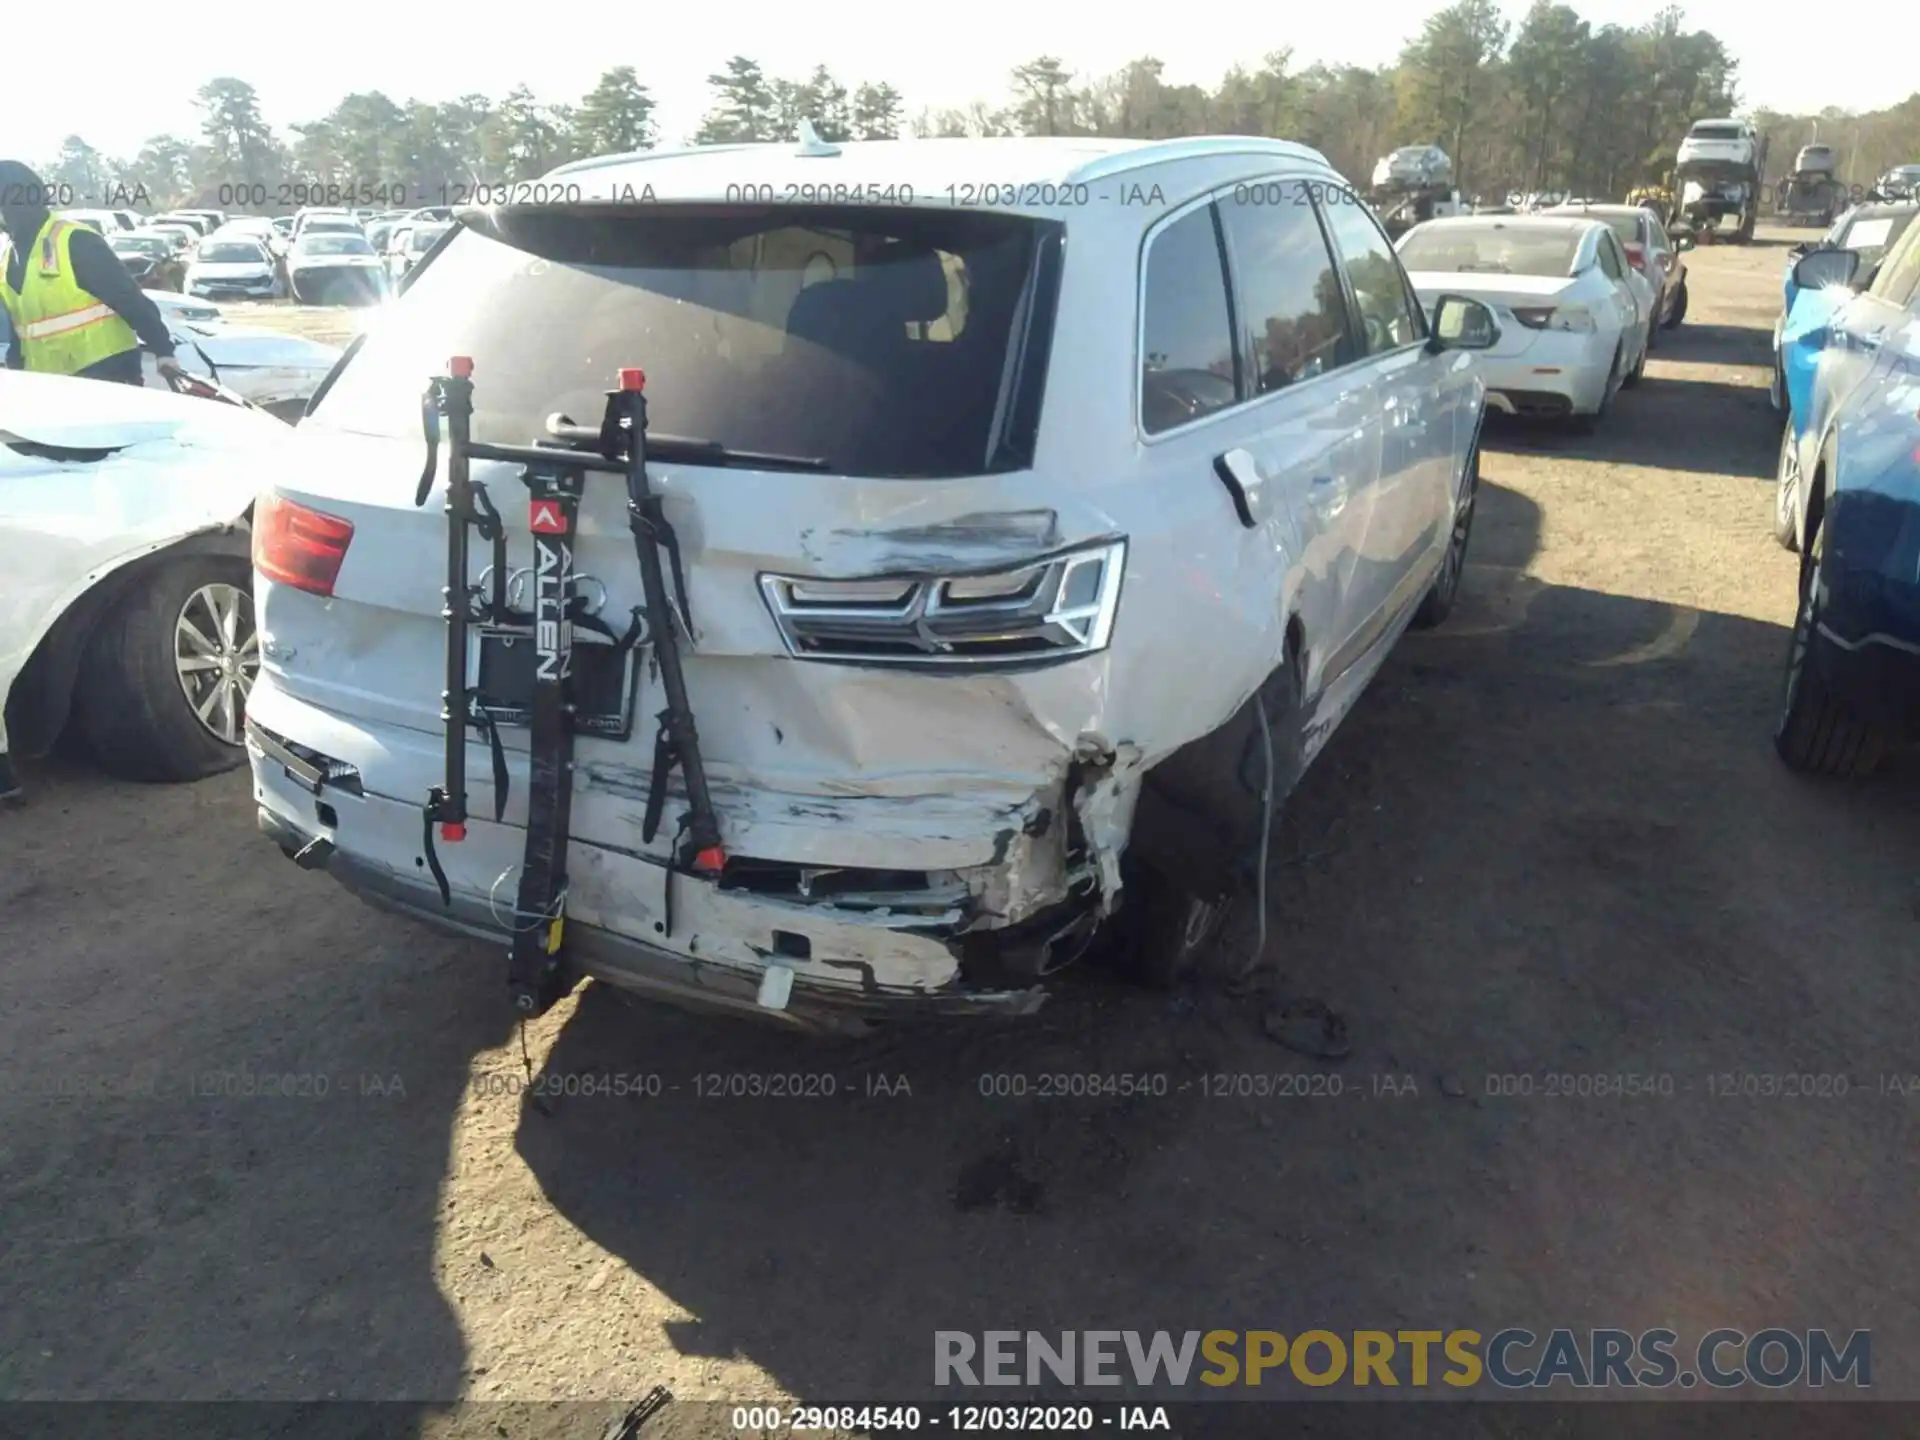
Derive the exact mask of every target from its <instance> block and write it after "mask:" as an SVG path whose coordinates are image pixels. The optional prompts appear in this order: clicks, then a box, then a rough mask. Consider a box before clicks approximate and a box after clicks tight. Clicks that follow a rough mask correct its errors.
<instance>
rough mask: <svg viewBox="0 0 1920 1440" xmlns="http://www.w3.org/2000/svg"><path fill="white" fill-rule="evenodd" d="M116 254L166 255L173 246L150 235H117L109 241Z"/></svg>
mask: <svg viewBox="0 0 1920 1440" xmlns="http://www.w3.org/2000/svg"><path fill="white" fill-rule="evenodd" d="M107 244H109V245H111V246H112V247H113V253H114V254H116V255H165V254H167V253H168V252H170V251H171V250H172V249H173V246H172V245H170V244H168V243H167V242H166V241H165V240H161V239H159V238H158V237H156V236H150V235H116V236H114V237H113V239H111V240H109V241H107Z"/></svg>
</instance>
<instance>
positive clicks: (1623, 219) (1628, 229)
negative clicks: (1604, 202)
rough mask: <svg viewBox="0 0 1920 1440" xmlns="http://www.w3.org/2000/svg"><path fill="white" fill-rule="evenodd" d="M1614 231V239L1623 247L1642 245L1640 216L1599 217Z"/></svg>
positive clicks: (1596, 217)
mask: <svg viewBox="0 0 1920 1440" xmlns="http://www.w3.org/2000/svg"><path fill="white" fill-rule="evenodd" d="M1594 218H1595V219H1598V220H1604V221H1605V222H1606V223H1607V225H1608V226H1609V227H1610V228H1611V229H1612V230H1613V233H1614V237H1615V238H1616V239H1618V240H1619V242H1620V243H1621V244H1622V245H1638V244H1640V243H1641V242H1640V217H1639V216H1638V215H1598V216H1595V217H1594Z"/></svg>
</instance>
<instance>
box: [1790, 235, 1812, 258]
mask: <svg viewBox="0 0 1920 1440" xmlns="http://www.w3.org/2000/svg"><path fill="white" fill-rule="evenodd" d="M1812 251H1813V246H1811V245H1809V244H1808V243H1807V242H1806V241H1804V240H1802V241H1801V242H1800V243H1799V244H1798V245H1796V246H1794V247H1793V248H1792V249H1791V250H1789V251H1787V258H1788V259H1789V260H1798V259H1800V257H1801V256H1803V255H1808V254H1811V253H1812Z"/></svg>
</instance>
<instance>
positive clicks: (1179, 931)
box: [1110, 865, 1248, 990]
mask: <svg viewBox="0 0 1920 1440" xmlns="http://www.w3.org/2000/svg"><path fill="white" fill-rule="evenodd" d="M1124 894H1125V896H1126V898H1125V900H1124V901H1123V902H1122V903H1121V907H1120V913H1119V915H1118V916H1116V917H1115V918H1116V920H1117V922H1118V924H1119V926H1120V928H1121V932H1122V933H1121V934H1120V936H1119V937H1118V943H1117V944H1116V946H1115V947H1114V949H1113V950H1112V951H1111V952H1110V954H1111V964H1112V966H1113V968H1114V970H1115V971H1117V972H1118V973H1119V974H1120V975H1122V976H1124V977H1125V978H1126V979H1129V980H1132V981H1134V982H1135V983H1136V984H1140V985H1144V986H1146V987H1148V988H1149V989H1153V990H1172V989H1175V988H1177V987H1178V986H1180V985H1181V984H1183V983H1184V982H1186V981H1187V980H1189V979H1191V978H1193V977H1194V976H1195V975H1196V974H1198V973H1199V971H1200V968H1201V965H1202V963H1203V962H1204V961H1205V960H1206V958H1207V956H1208V955H1209V954H1210V953H1211V952H1212V950H1213V947H1214V945H1215V943H1216V942H1217V941H1218V940H1219V939H1220V937H1221V935H1222V934H1223V933H1225V932H1226V931H1227V930H1228V929H1230V928H1231V929H1238V928H1239V927H1238V926H1237V925H1232V926H1230V924H1229V921H1230V920H1231V919H1232V918H1233V915H1234V912H1235V910H1236V909H1245V908H1246V906H1247V903H1248V901H1247V896H1246V893H1245V892H1244V890H1243V891H1236V892H1235V893H1234V894H1232V895H1229V896H1226V897H1225V898H1224V899H1203V898H1201V897H1200V896H1197V895H1195V894H1193V893H1192V892H1191V891H1189V890H1186V889H1183V888H1182V887H1181V886H1180V885H1179V884H1178V883H1177V882H1176V881H1174V880H1173V879H1172V878H1171V877H1169V876H1166V875H1163V874H1161V873H1160V872H1159V871H1158V870H1155V869H1153V868H1151V867H1150V866H1147V865H1135V866H1130V867H1129V868H1128V870H1127V872H1126V889H1125V891H1124Z"/></svg>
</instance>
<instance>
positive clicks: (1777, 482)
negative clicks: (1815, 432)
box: [1773, 417, 1800, 550]
mask: <svg viewBox="0 0 1920 1440" xmlns="http://www.w3.org/2000/svg"><path fill="white" fill-rule="evenodd" d="M1773 480H1774V484H1773V538H1774V539H1776V540H1778V541H1779V542H1780V544H1781V545H1782V546H1783V547H1785V548H1786V549H1788V550H1798V549H1799V548H1800V536H1799V532H1798V524H1797V508H1798V502H1799V496H1800V457H1799V452H1798V451H1797V449H1796V448H1795V446H1794V443H1793V420H1792V419H1791V417H1789V419H1788V420H1787V423H1786V424H1785V425H1783V426H1782V427H1781V429H1780V458H1779V460H1778V461H1777V462H1776V464H1775V466H1774V473H1773Z"/></svg>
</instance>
